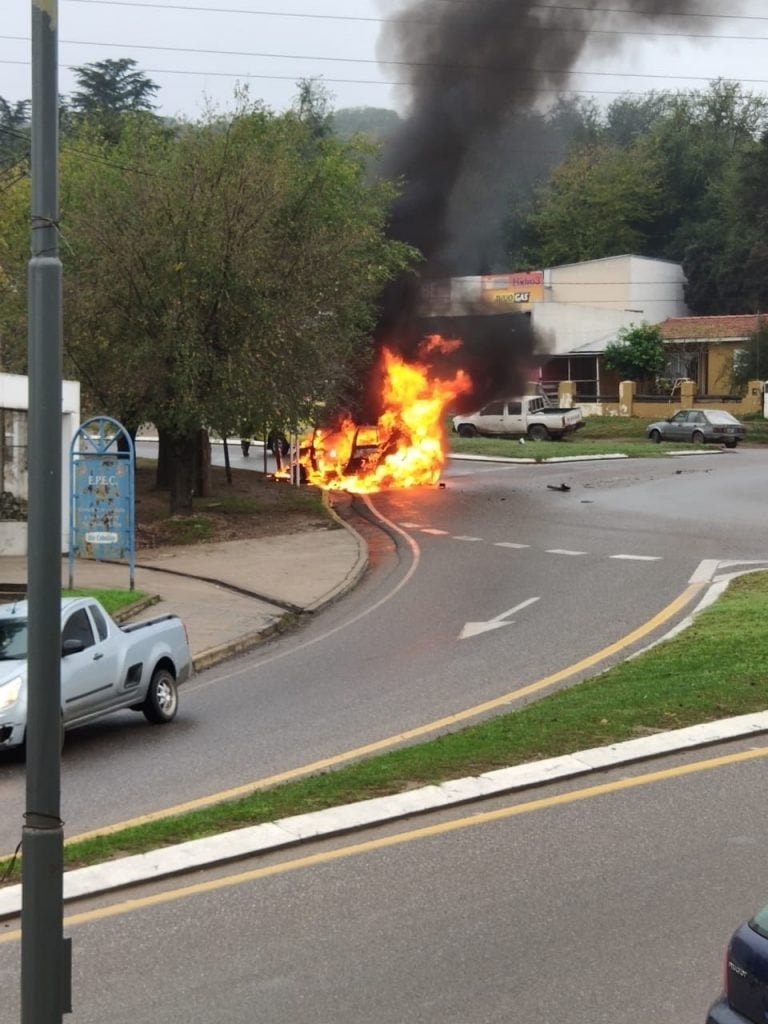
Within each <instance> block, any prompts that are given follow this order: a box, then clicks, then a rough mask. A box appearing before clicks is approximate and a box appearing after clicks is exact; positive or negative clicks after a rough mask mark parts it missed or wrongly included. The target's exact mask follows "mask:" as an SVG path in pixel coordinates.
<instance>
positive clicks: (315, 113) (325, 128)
mask: <svg viewBox="0 0 768 1024" xmlns="http://www.w3.org/2000/svg"><path fill="white" fill-rule="evenodd" d="M332 105H333V97H332V95H331V93H330V92H329V91H328V89H327V87H326V86H325V85H324V84H323V82H321V81H319V80H318V79H316V78H304V79H302V80H301V81H300V82H299V95H298V96H297V98H296V100H295V102H294V105H293V109H294V111H295V112H296V115H297V117H298V119H299V120H300V121H301V122H302V124H304V125H306V126H307V128H308V129H309V134H310V136H311V138H312V139H313V140H314V141H315V142H317V141H319V140H320V139H327V138H328V136H329V135H332V134H333V112H332V109H331V108H332Z"/></svg>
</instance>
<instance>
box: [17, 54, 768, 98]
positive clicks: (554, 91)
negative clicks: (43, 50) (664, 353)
mask: <svg viewBox="0 0 768 1024" xmlns="http://www.w3.org/2000/svg"><path fill="white" fill-rule="evenodd" d="M0 64H18V65H22V66H26V67H29V64H30V62H29V61H28V60H2V59H0ZM59 67H60V68H64V69H66V70H68V71H73V70H75V69H76V68H78V67H80V65H79V64H63V63H62V64H59ZM142 71H143V72H144V74H147V75H195V76H197V77H198V78H230V79H233V80H235V81H249V80H251V79H254V80H259V81H261V80H266V81H274V82H297V81H298V79H297V77H296V75H268V74H257V73H255V72H252V71H242V72H237V71H196V70H192V69H189V68H151V67H150V68H142ZM605 74H610V73H609V72H605ZM299 77H304V78H319V79H320V80H321V81H323V82H326V83H328V84H329V85H376V86H386V87H387V88H390V87H392V86H408V87H410V86H412V85H413V83H412V82H411V81H409V80H407V79H392V78H389V79H381V78H335V77H334V78H330V77H328V76H327V75H306V74H305V75H303V76H301V75H300V76H299ZM613 77H624V78H635V77H652V78H655V77H658V78H662V79H663V78H667V77H669V76H667V75H658V76H655V75H651V76H635V75H631V74H618V75H615V76H613ZM686 77H687V78H688V81H707V82H708V81H711V80H712V79H710V78H701V77H696V76H689V77H688V76H686ZM721 77H724V76H721ZM725 81H736V79H731V78H725ZM738 81H740V82H741V81H745V82H749V83H751V84H760V83H763V84H768V79H763V78H749V79H738ZM515 91H516V92H519V93H535V94H536V95H537V96H540V95H553V96H647V95H648V93H647V92H644V91H642V90H638V89H558V88H554V87H552V88H539V87H537V88H535V89H534V88H530V89H527V88H525V86H519V87H517V88H516V90H515Z"/></svg>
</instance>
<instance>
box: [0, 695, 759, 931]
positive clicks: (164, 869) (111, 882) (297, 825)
mask: <svg viewBox="0 0 768 1024" xmlns="http://www.w3.org/2000/svg"><path fill="white" fill-rule="evenodd" d="M762 732H768V711H761V712H757V713H756V714H753V715H739V716H737V717H735V718H725V719H722V720H720V721H717V722H705V723H704V724H702V725H693V726H689V727H687V728H685V729H674V730H672V731H670V732H662V733H658V734H656V735H653V736H644V737H642V738H640V739H634V740H626V741H625V742H623V743H612V744H609V745H608V746H605V747H593V748H591V749H590V750H582V751H580V752H578V753H575V754H565V755H563V756H562V757H552V758H547V759H546V760H543V761H534V762H531V763H530V764H521V765H516V766H515V767H513V768H500V769H498V770H497V771H492V772H487V773H486V774H484V775H480V776H473V777H469V778H465V779H456V780H453V781H449V782H443V783H442V784H440V785H439V786H424V787H422V788H421V789H414V790H409V791H408V792H406V793H400V794H397V795H395V796H385V797H377V798H376V799H373V800H361V801H359V802H358V803H354V804H346V805H344V806H342V807H329V808H328V809H327V810H323V811H313V812H312V813H310V814H299V815H296V816H295V817H292V818H282V819H281V820H280V821H275V822H267V823H265V824H263V825H254V826H252V827H251V828H243V829H238V830H236V831H234V832H224V833H222V834H220V835H216V836H211V837H209V838H207V839H195V840H192V841H191V842H188V843H181V844H180V845H179V846H172V847H167V848H165V849H160V850H152V851H150V852H149V853H142V854H138V855H137V856H135V857H125V858H122V859H121V860H115V861H108V862H106V863H104V864H96V865H94V866H92V867H87V868H79V869H77V870H75V871H68V872H66V873H65V875H64V900H65V901H67V900H75V899H78V898H81V897H84V896H92V895H94V894H96V893H102V892H109V891H110V890H113V889H120V888H124V887H126V886H131V885H138V884H139V883H141V882H147V881H153V880H155V879H158V878H167V877H170V876H172V875H178V874H183V873H184V872H186V871H193V870H200V869H202V868H205V867H209V866H210V865H212V864H224V863H227V862H228V861H234V860H241V859H244V858H246V857H249V856H252V855H253V854H257V853H263V852H265V851H267V850H277V849H281V848H284V847H289V846H295V845H297V844H298V843H301V842H302V841H304V840H307V839H319V838H323V837H327V836H334V835H339V834H342V833H345V832H354V831H356V830H357V829H361V828H365V827H366V826H368V825H372V824H382V823H385V822H388V821H395V820H397V819H398V818H407V817H410V816H411V815H414V814H422V813H425V812H427V811H432V810H436V809H439V808H441V807H451V806H455V805H458V804H463V803H468V802H470V801H472V800H479V799H485V798H487V797H489V796H494V795H501V794H504V793H514V792H516V791H518V790H522V789H527V788H529V787H531V786H541V785H544V784H546V783H549V782H554V781H558V780H561V779H568V778H574V777H577V776H580V775H586V774H588V773H590V772H593V771H599V770H601V769H606V768H612V767H615V766H616V765H620V764H629V763H631V762H633V761H642V760H645V759H646V758H651V757H659V756H660V755H662V754H671V753H675V752H676V751H680V750H690V749H692V748H695V747H700V746H706V745H708V744H713V743H719V742H721V741H724V740H732V739H738V738H739V737H744V736H753V735H755V734H757V733H762ZM20 911H21V885H14V886H8V887H7V888H4V889H0V920H2V919H4V918H8V917H16V916H17V915H18V914H19V913H20Z"/></svg>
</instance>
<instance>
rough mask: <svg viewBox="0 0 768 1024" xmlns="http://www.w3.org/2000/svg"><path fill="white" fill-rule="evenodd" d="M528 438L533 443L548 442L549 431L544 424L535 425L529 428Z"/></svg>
mask: <svg viewBox="0 0 768 1024" xmlns="http://www.w3.org/2000/svg"><path fill="white" fill-rule="evenodd" d="M528 437H530V439H531V440H532V441H548V440H549V431H548V430H547V428H546V427H545V426H544V424H543V423H534V425H533V426H532V427H529V428H528Z"/></svg>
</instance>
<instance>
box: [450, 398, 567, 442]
mask: <svg viewBox="0 0 768 1024" xmlns="http://www.w3.org/2000/svg"><path fill="white" fill-rule="evenodd" d="M583 426H584V416H583V414H582V411H581V409H580V408H579V407H578V406H574V407H572V408H570V409H559V408H556V407H555V406H552V405H549V404H548V403H547V400H546V399H545V398H542V397H540V396H539V395H523V396H522V397H520V398H507V399H501V400H497V401H495V402H489V403H488V405H486V406H484V407H483V408H482V409H480V410H479V411H478V412H472V413H462V414H461V415H460V416H454V417H453V429H454V432H455V433H457V434H458V435H459V437H477V436H478V435H481V436H482V437H521V436H525V437H529V438H530V439H531V440H532V441H549V440H552V439H558V440H559V439H560V438H562V437H564V436H565V435H566V434H570V433H572V432H573V431H574V430H579V429H581V427H583Z"/></svg>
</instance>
